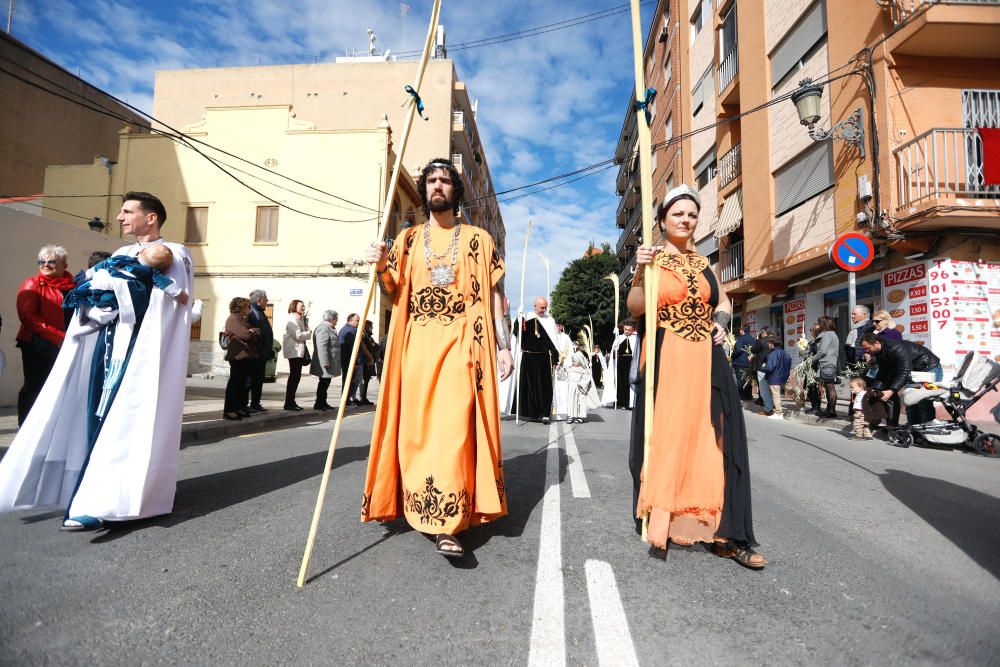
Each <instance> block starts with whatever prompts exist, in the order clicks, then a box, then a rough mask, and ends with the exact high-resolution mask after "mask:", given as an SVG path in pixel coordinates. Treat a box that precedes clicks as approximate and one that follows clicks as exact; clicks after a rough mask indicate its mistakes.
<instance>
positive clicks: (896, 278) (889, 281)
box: [882, 264, 927, 287]
mask: <svg viewBox="0 0 1000 667" xmlns="http://www.w3.org/2000/svg"><path fill="white" fill-rule="evenodd" d="M926 277H927V268H926V267H925V266H924V265H923V264H911V265H910V266H904V267H903V268H901V269H896V270H895V271H890V272H889V273H886V274H885V275H883V276H882V280H883V281H884V283H885V286H886V287H892V286H894V285H902V284H903V283H911V282H913V281H914V280H923V279H924V278H926Z"/></svg>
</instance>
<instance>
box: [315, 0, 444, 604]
mask: <svg viewBox="0 0 1000 667" xmlns="http://www.w3.org/2000/svg"><path fill="white" fill-rule="evenodd" d="M440 12H441V0H434V8H433V10H431V21H430V26H429V27H428V28H427V39H426V40H424V53H423V55H422V56H421V57H420V65H419V66H418V67H417V77H416V79H414V80H413V86H412V88H410V87H409V86H408V87H407V89H408V90H407V92H410V90H412V91H413V92H412V93H410V94H411V95H412V97H411V98H410V100H409V105H408V107H407V110H406V122H405V123H403V135H402V137H401V138H400V141H399V144H398V147H397V148H396V164H395V165H394V166H393V169H392V176H391V177H390V178H389V188H388V189H387V190H386V192H385V205H384V206H383V207H382V218H381V222H380V224H379V230H378V240H379V241H384V240H385V235H386V232H387V230H388V228H389V215H390V214H391V213H392V199H393V193H395V192H396V185H397V183H398V182H399V174H400V172H402V171H403V153H405V152H406V143H407V141H408V140H409V138H410V129H411V128H412V126H413V117H414V115H416V112H417V106H418V101H419V99H420V83H421V81H422V80H423V78H424V70H425V69H427V61H428V60H429V58H430V53H431V49H432V48H433V47H434V35H435V33H436V32H437V23H438V15H439V14H440ZM407 178H409V177H408V176H407ZM374 295H375V265H374V264H373V265H372V266H371V269H370V270H369V272H368V296H367V297H366V298H365V308H364V311H362V314H361V321H362V322H364V321H365V320H366V319H367V318H368V312H369V310H370V309H371V305H372V298H373V297H374ZM362 338H363V336H361V335H360V332H359V334H358V335H357V336H355V337H354V347H353V348H352V350H351V361H350V365H349V366H348V367H347V376H346V377H345V378H344V387H345V388H346V387H350V386H351V380H352V379H353V377H354V365H355V364H356V363H357V360H358V351H359V349H360V348H361V339H362ZM349 394H350V392H348V391H343V392H341V394H340V407H339V408H338V409H337V421H336V423H335V424H334V427H333V435H332V436H331V437H330V450H329V451H328V452H327V455H326V465H325V467H324V468H323V480H322V481H321V482H320V485H319V495H318V497H317V498H316V509H315V510H313V517H312V524H311V525H310V526H309V539H308V540H307V541H306V551H305V553H304V554H303V555H302V566H301V567H300V568H299V578H298V581H297V582H296V585H297V586H298V587H299V588H302V586H304V585H305V581H306V573H307V572H308V570H309V559H310V558H311V557H312V550H313V546H314V545H315V543H316V532H317V531H318V530H319V517H320V514H322V512H323V500H324V498H326V488H327V485H328V484H329V482H330V471H331V470H332V469H333V455H334V453H335V452H336V451H337V438H339V437H340V427H341V425H342V424H343V423H344V409H345V407H346V406H347V398H348V396H349Z"/></svg>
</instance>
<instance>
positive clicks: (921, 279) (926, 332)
mask: <svg viewBox="0 0 1000 667" xmlns="http://www.w3.org/2000/svg"><path fill="white" fill-rule="evenodd" d="M882 297H883V299H884V300H885V304H886V305H885V309H886V310H887V311H889V316H890V317H891V318H892V319H893V320H894V321H895V322H896V328H897V329H898V330H899V331H900V332H901V333H902V334H903V338H905V339H907V340H912V341H914V342H916V343H920V344H921V345H927V344H928V343H929V341H930V335H931V334H930V307H929V297H928V285H927V265H926V263H924V262H920V263H918V264H910V265H908V266H903V267H900V268H898V269H895V270H893V271H888V272H886V273H885V274H883V276H882Z"/></svg>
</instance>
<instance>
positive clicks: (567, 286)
mask: <svg viewBox="0 0 1000 667" xmlns="http://www.w3.org/2000/svg"><path fill="white" fill-rule="evenodd" d="M593 248H594V244H593V243H591V245H590V247H589V248H588V253H587V254H586V255H585V256H583V257H581V258H580V259H575V260H573V261H572V262H570V263H569V266H567V267H566V268H565V269H564V270H563V273H562V277H561V278H559V282H558V283H557V284H556V287H555V289H554V290H553V291H552V315H553V317H555V318H556V319H557V320H559V321H560V322H562V323H563V325H564V326H565V327H566V333H568V334H569V335H570V336H572V337H573V340H576V336H577V334H578V333H579V332H580V331H581V330H582V329H583V325H585V324H589V323H590V322H591V320H593V323H594V338H595V342H596V343H597V344H598V345H600V346H601V349H602V350H604V351H607V350H608V348H609V346H610V345H611V342H612V339H611V329H612V328H613V327H614V324H615V321H616V319H617V317H616V315H615V313H613V312H612V311H613V310H614V309H615V288H614V285H612V283H611V281H610V280H605V279H604V277H605V276H607V275H608V274H609V273H618V271H619V267H618V259H617V258H616V257H615V256H614V255H612V254H611V252H610V250H611V247H610V245H609V244H607V243H605V244H602V248H603V249H604V252H597V253H594V252H593Z"/></svg>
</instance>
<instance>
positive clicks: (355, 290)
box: [351, 287, 365, 296]
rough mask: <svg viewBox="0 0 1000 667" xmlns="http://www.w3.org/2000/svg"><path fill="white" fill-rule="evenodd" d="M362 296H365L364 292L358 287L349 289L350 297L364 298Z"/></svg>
mask: <svg viewBox="0 0 1000 667" xmlns="http://www.w3.org/2000/svg"><path fill="white" fill-rule="evenodd" d="M364 295H365V291H364V290H363V289H361V288H360V287H352V288H351V296H364Z"/></svg>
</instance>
